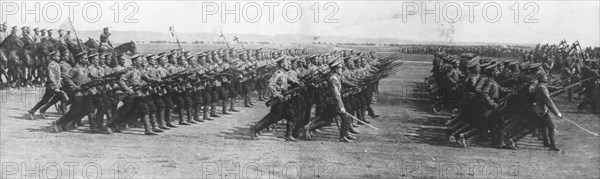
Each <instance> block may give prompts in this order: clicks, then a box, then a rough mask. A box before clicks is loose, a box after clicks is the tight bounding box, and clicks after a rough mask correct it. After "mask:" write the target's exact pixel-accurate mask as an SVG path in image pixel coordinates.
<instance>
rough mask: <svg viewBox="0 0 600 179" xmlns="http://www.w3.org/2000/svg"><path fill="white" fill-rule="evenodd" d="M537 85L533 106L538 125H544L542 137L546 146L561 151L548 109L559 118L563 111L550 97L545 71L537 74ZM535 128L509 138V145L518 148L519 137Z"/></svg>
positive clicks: (561, 116)
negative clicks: (556, 141)
mask: <svg viewBox="0 0 600 179" xmlns="http://www.w3.org/2000/svg"><path fill="white" fill-rule="evenodd" d="M536 79H537V85H536V87H535V106H534V108H533V110H534V111H533V112H534V113H535V114H536V115H537V116H536V117H537V119H535V121H536V122H538V123H539V124H538V125H536V126H540V127H542V129H543V130H542V137H543V140H544V146H545V147H549V148H550V150H554V151H559V150H560V149H559V148H558V147H557V146H556V143H555V140H554V123H553V122H552V118H551V117H550V114H548V111H550V112H552V113H553V114H554V115H556V116H557V117H559V118H561V119H562V118H563V115H562V113H561V112H560V111H559V110H558V108H556V105H555V104H554V101H552V98H550V93H549V92H548V85H547V82H548V77H547V76H546V75H545V74H544V73H538V74H537V75H536ZM532 131H533V130H531V129H528V130H524V131H521V132H519V133H518V134H516V135H515V136H514V137H513V138H511V139H509V140H508V142H509V144H508V145H509V147H510V148H511V149H517V146H516V143H517V142H518V141H519V139H521V138H523V137H524V136H525V135H527V134H529V133H531V132H532Z"/></svg>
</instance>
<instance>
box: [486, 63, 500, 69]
mask: <svg viewBox="0 0 600 179" xmlns="http://www.w3.org/2000/svg"><path fill="white" fill-rule="evenodd" d="M499 64H500V63H498V62H496V61H493V62H491V63H490V64H489V65H487V66H486V67H485V70H491V69H494V68H495V67H496V66H498V65H499Z"/></svg>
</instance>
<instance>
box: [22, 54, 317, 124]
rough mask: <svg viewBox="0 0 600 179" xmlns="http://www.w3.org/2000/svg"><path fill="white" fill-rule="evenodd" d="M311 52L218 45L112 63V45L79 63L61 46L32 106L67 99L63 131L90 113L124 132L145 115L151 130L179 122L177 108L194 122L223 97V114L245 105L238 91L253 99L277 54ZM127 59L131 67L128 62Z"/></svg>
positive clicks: (210, 113) (93, 120)
mask: <svg viewBox="0 0 600 179" xmlns="http://www.w3.org/2000/svg"><path fill="white" fill-rule="evenodd" d="M305 53H306V51H305V50H300V49H288V50H283V51H282V52H280V51H277V50H276V51H273V52H269V51H262V50H260V49H259V50H250V51H243V52H235V51H234V50H213V51H208V52H203V53H199V54H198V55H197V56H192V55H190V54H189V52H179V51H177V50H174V51H171V52H163V53H159V54H156V55H146V56H142V55H134V56H131V57H129V58H128V57H127V56H126V55H124V54H120V55H118V56H117V59H118V65H116V66H114V67H110V66H109V63H110V61H111V54H110V53H106V54H98V53H95V52H89V53H88V52H81V53H79V54H76V55H75V63H76V65H75V66H73V67H71V66H70V65H68V63H66V61H67V60H68V59H69V56H68V54H69V53H61V52H60V51H53V52H51V53H49V56H48V58H49V59H50V60H52V61H51V62H50V63H49V65H48V66H47V71H48V73H49V80H48V81H47V82H46V92H45V94H44V97H43V98H42V100H41V101H40V102H38V103H37V104H36V105H35V106H34V107H33V108H32V109H31V110H29V111H28V113H29V117H30V118H31V119H34V118H35V115H34V114H35V113H36V112H37V111H38V110H39V111H40V114H41V117H46V110H47V109H48V108H49V107H50V106H52V105H54V104H56V103H58V102H61V104H60V106H61V107H60V108H59V111H60V110H64V115H63V116H61V117H60V118H59V119H58V120H56V121H55V122H53V125H52V126H53V129H54V131H55V132H60V131H65V130H69V129H71V128H76V127H78V126H82V122H81V121H82V119H83V118H84V117H86V116H87V118H88V120H89V127H90V132H93V133H114V132H122V130H126V129H128V128H130V126H139V124H140V123H141V124H143V127H144V129H145V134H146V135H156V134H157V133H160V132H163V131H164V130H169V129H171V128H176V127H177V126H178V125H175V124H174V123H175V122H173V119H172V117H173V116H172V114H173V112H174V113H176V114H178V119H179V122H178V124H179V125H191V124H196V123H198V122H204V121H206V120H213V118H218V117H220V116H219V114H218V113H217V106H218V105H220V107H221V109H222V110H221V112H220V115H229V114H231V112H239V110H237V109H235V100H236V99H237V97H238V95H240V96H243V99H244V106H246V107H252V106H253V105H254V104H252V103H251V99H250V93H251V92H253V91H254V90H255V89H254V88H253V87H252V86H258V85H260V84H258V83H264V82H262V81H261V80H262V79H268V77H267V76H269V77H270V76H271V74H272V71H273V67H272V66H271V64H273V59H274V58H275V57H279V56H290V57H299V58H300V56H303V55H304V54H305ZM127 59H131V61H132V66H131V67H125V66H124V65H125V61H126V60H127ZM121 101H122V102H123V105H121V106H119V105H118V104H119V102H121ZM67 105H70V108H69V107H67ZM67 108H68V109H67Z"/></svg>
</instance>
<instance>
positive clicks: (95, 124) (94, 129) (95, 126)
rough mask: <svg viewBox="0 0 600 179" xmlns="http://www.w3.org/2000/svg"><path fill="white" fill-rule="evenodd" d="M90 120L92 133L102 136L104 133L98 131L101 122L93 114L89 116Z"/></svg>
mask: <svg viewBox="0 0 600 179" xmlns="http://www.w3.org/2000/svg"><path fill="white" fill-rule="evenodd" d="M88 120H89V122H90V132H91V133H99V134H102V133H104V131H102V130H100V129H98V122H99V120H98V119H97V118H96V117H95V116H94V114H93V113H91V114H88Z"/></svg>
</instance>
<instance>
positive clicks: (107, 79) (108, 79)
mask: <svg viewBox="0 0 600 179" xmlns="http://www.w3.org/2000/svg"><path fill="white" fill-rule="evenodd" d="M129 70H130V69H123V70H120V71H117V72H114V73H111V74H108V75H105V76H102V77H100V78H99V79H95V80H92V81H89V82H87V83H85V84H82V85H81V86H80V88H79V89H78V90H75V92H79V91H86V90H88V89H90V88H94V87H99V86H104V85H106V84H109V83H112V82H114V81H116V80H118V79H119V78H120V77H121V75H123V74H125V73H127V72H128V71H129Z"/></svg>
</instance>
